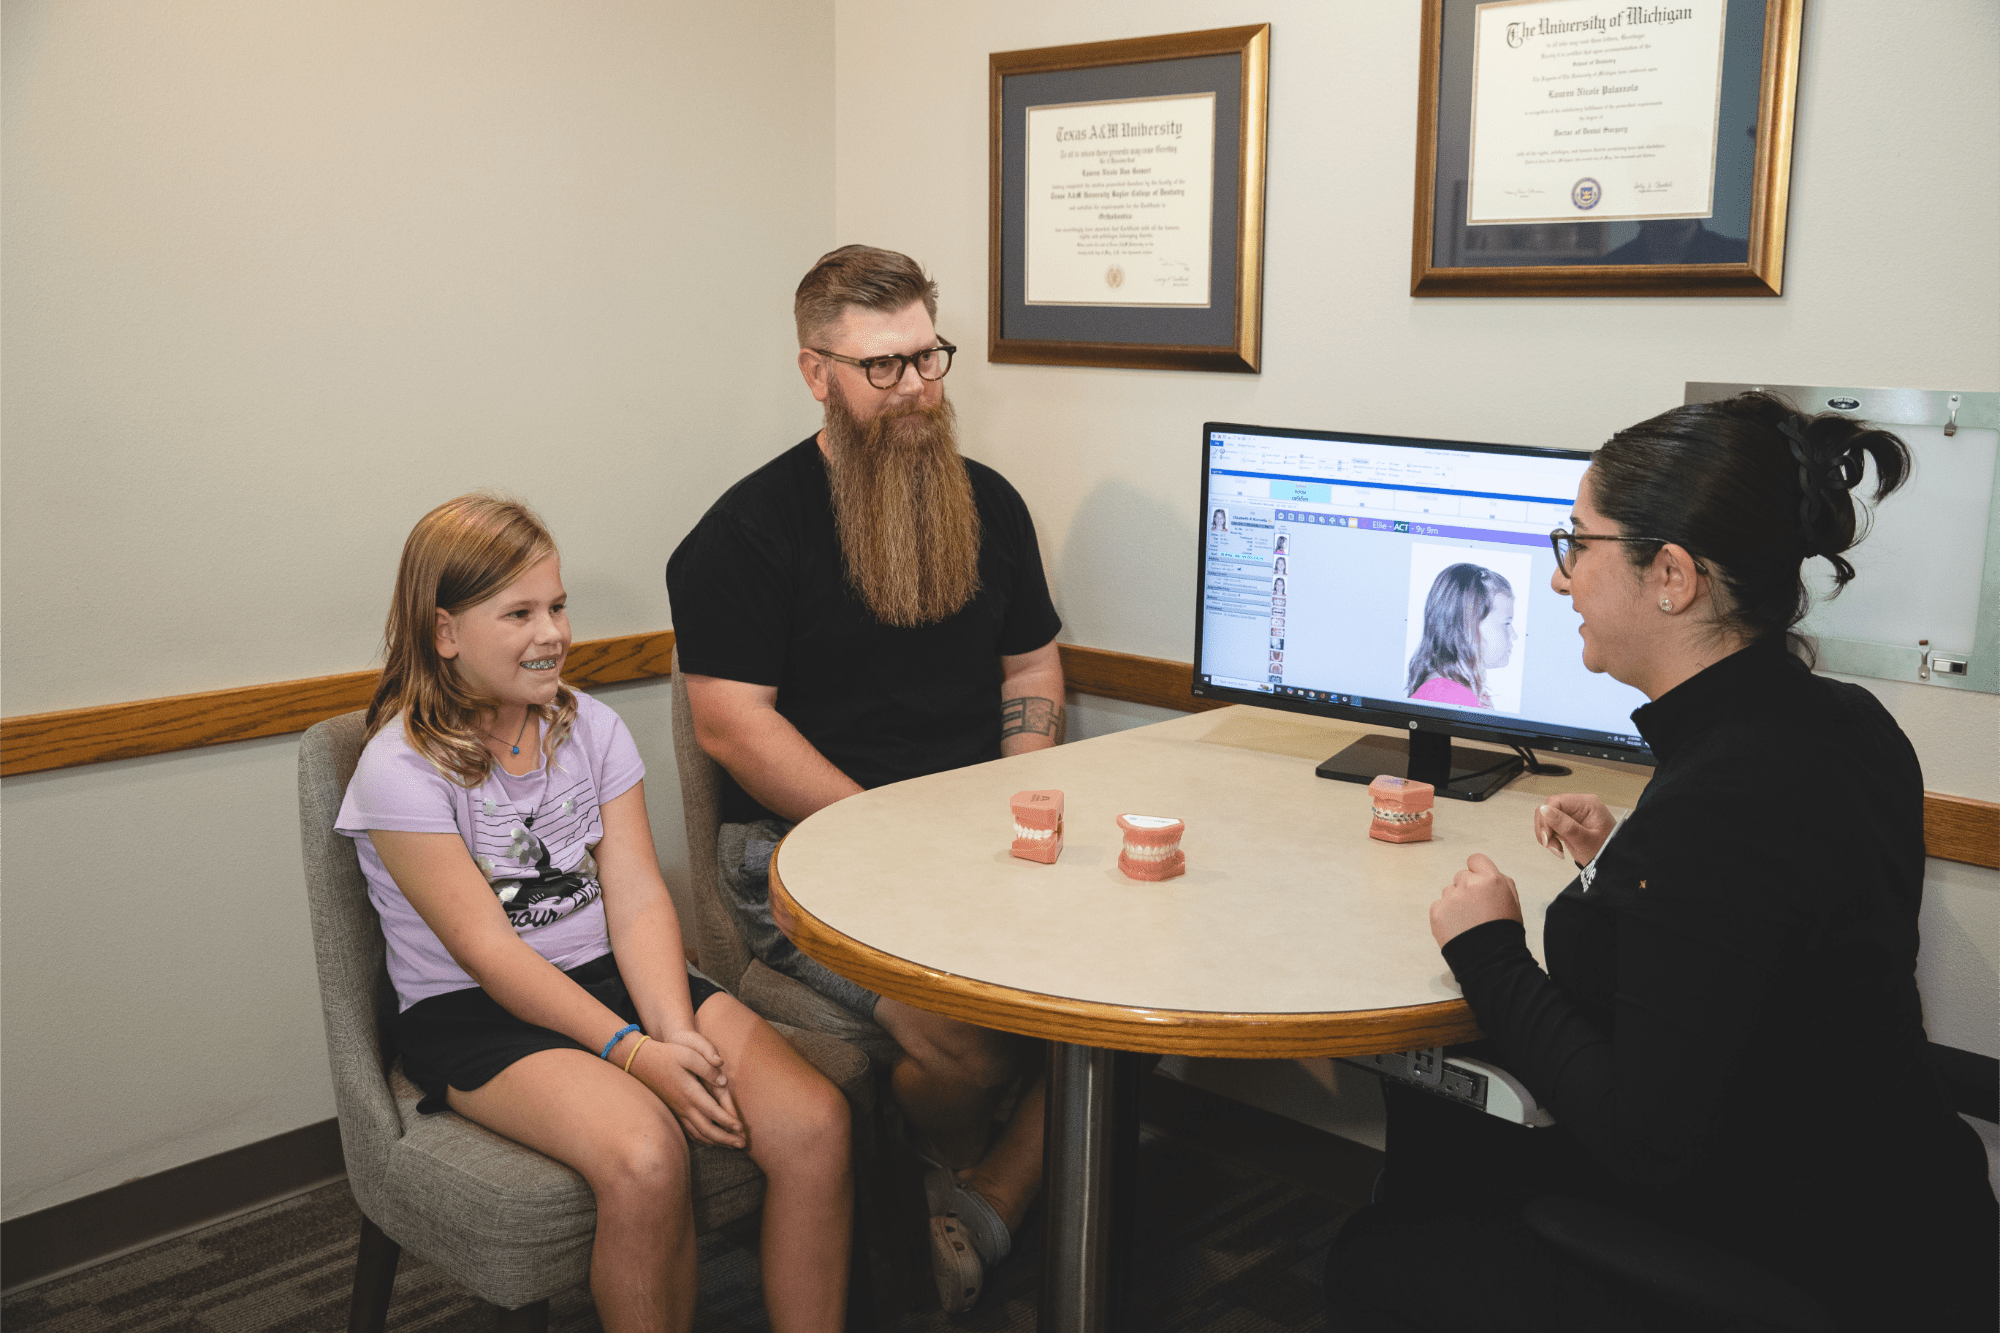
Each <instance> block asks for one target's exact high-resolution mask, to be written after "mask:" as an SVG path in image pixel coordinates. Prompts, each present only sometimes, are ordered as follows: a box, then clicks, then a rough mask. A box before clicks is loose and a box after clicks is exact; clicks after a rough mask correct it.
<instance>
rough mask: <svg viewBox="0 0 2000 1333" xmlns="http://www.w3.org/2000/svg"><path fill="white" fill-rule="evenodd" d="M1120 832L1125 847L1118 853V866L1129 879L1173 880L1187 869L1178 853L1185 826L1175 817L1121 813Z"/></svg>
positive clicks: (1184, 861)
mask: <svg viewBox="0 0 2000 1333" xmlns="http://www.w3.org/2000/svg"><path fill="white" fill-rule="evenodd" d="M1118 829H1119V832H1121V833H1123V834H1124V835H1125V846H1124V848H1123V849H1121V850H1120V851H1119V853H1118V868H1119V869H1120V870H1122V871H1124V872H1125V875H1126V877H1127V878H1129V879H1143V880H1161V879H1172V878H1173V877H1174V876H1175V875H1179V874H1183V873H1185V872H1186V870H1187V858H1186V857H1184V856H1182V855H1181V834H1183V833H1185V832H1187V826H1186V825H1185V824H1183V823H1181V821H1180V820H1178V819H1167V818H1165V817H1164V816H1161V815H1120V816H1118Z"/></svg>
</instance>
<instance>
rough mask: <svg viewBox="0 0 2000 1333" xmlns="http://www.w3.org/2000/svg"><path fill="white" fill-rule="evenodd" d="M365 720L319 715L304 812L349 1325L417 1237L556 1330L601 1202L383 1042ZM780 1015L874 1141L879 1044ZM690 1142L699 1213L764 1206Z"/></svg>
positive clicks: (741, 1166)
mask: <svg viewBox="0 0 2000 1333" xmlns="http://www.w3.org/2000/svg"><path fill="white" fill-rule="evenodd" d="M361 732H362V714H360V713H358V712H355V713H347V714H344V715H342V716H340V717H335V718H330V719H328V720H327V721H325V722H321V723H320V724H319V725H317V726H315V727H313V728H312V729H311V730H309V731H307V732H306V734H305V736H304V737H303V738H302V739H301V741H300V743H299V825H300V833H301V837H302V840H303V842H304V850H305V867H306V890H307V896H308V898H309V899H310V902H311V908H312V931H313V949H314V952H315V954H316V955H317V958H318V964H319V986H320V1007H321V1010H322V1012H323V1014H324V1017H325V1020H326V1050H327V1060H328V1062H329V1063H330V1064H331V1065H332V1068H333V1086H334V1102H335V1106H336V1108H337V1109H338V1111H339V1115H340V1142H341V1148H342V1150H343V1151H344V1152H345V1154H346V1158H347V1176H348V1184H349V1186H350V1187H351V1188H352V1189H353V1191H354V1200H355V1202H356V1203H357V1204H358V1205H360V1208H361V1212H362V1224H361V1251H360V1258H359V1261H358V1262H357V1264H356V1267H355V1275H354V1302H353V1307H352V1311H351V1314H350V1319H349V1324H348V1327H349V1329H350V1333H363V1331H364V1330H366V1331H368V1333H380V1330H381V1329H382V1327H383V1325H384V1322H385V1320H386V1318H387V1315H388V1307H389V1294H390V1289H391V1286H392V1284H393V1283H394V1281H395V1275H396V1260H397V1258H398V1256H399V1255H400V1253H401V1251H402V1249H404V1248H408V1249H409V1250H410V1251H411V1252H412V1253H415V1254H417V1255H420V1256H421V1257H423V1258H424V1259H426V1260H428V1261H430V1262H431V1263H433V1264H436V1265H437V1266H438V1267H439V1268H441V1269H443V1270H444V1271H445V1272H446V1273H448V1274H450V1275H451V1276H452V1277H453V1278H454V1279H456V1280H457V1281H458V1282H460V1283H461V1284H463V1285H464V1286H465V1287H467V1288H469V1289H470V1290H471V1291H473V1292H474V1293H475V1294H477V1295H478V1296H479V1297H480V1298H481V1299H482V1300H485V1301H489V1302H491V1303H492V1304H494V1305H496V1306H499V1307H500V1308H501V1310H502V1311H503V1313H502V1315H501V1317H500V1318H501V1327H502V1329H504V1330H510V1331H515V1333H542V1330H545V1329H546V1328H547V1327H548V1307H549V1297H551V1296H552V1295H554V1294H556V1293H557V1292H560V1291H565V1290H567V1289H569V1288H570V1287H573V1286H576V1285H578V1284H580V1283H582V1282H583V1281H585V1279H586V1277H587V1276H588V1271H589V1267H590V1247H591V1234H592V1231H593V1230H594V1228H595V1225H596V1204H595V1202H594V1200H593V1199H592V1197H591V1193H590V1188H589V1186H587V1185H586V1184H585V1183H584V1181H583V1178H582V1177H581V1176H579V1175H577V1174H576V1173H575V1172H573V1171H571V1170H570V1169H569V1168H568V1167H566V1166H563V1165H562V1164H560V1163H558V1162H555V1161H552V1160H550V1159H549V1158H547V1157H544V1156H542V1155H541V1154H540V1153H537V1152H534V1151H532V1150H530V1149H528V1148H524V1147H522V1146H521V1145H519V1144H517V1143H514V1142H513V1141H511V1140H509V1139H504V1138H501V1137H500V1136H499V1135H497V1134H493V1133H490V1132H488V1131H487V1130H485V1129H482V1128H480V1127H479V1126H478V1125H475V1124H473V1123H472V1122H471V1121H469V1120H466V1119H463V1118H462V1117H460V1116H457V1115H454V1114H451V1113H450V1112H445V1113H442V1114H439V1115H429V1116H424V1115H418V1114H417V1109H416V1108H417V1101H418V1100H419V1097H420V1095H421V1094H419V1093H418V1091H417V1089H416V1087H415V1086H414V1085H413V1084H412V1083H410V1081H409V1080H408V1079H406V1078H405V1077H404V1076H403V1071H402V1068H401V1065H400V1064H399V1063H397V1062H396V1061H395V1060H394V1056H393V1053H392V1052H390V1051H389V1050H387V1049H386V1048H385V1046H384V1041H383V1025H384V1023H385V1022H386V1021H387V1020H388V1019H389V1017H390V1016H392V1015H393V1014H394V1013H395V1005H396V999H395V995H394V993H393V992H392V991H391V990H390V987H389V976H388V971H387V968H386V966H385V965H384V961H383V942H382V929H381V926H380V924H379V922H378V921H377V919H376V915H375V909H374V908H373V907H372V906H371V905H370V904H369V901H368V889H367V883H366V881H365V880H364V879H363V878H362V875H361V867H360V863H359V861H358V860H357V859H356V857H355V853H354V846H353V844H352V843H351V842H350V841H349V840H348V839H347V838H346V837H343V836H342V835H340V834H338V833H335V832H334V831H333V823H334V818H335V816H336V815H337V814H338V812H339V810H340V802H341V797H342V795H343V793H345V791H346V790H347V783H348V779H349V778H351V777H352V776H353V775H354V766H355V763H356V761H357V760H358V759H359V757H360V754H361ZM779 1030H780V1031H781V1032H783V1033H784V1035H785V1037H786V1039H787V1040H789V1041H790V1042H791V1043H792V1044H793V1045H794V1046H795V1047H797V1048H798V1050H799V1051H800V1052H801V1053H802V1054H804V1055H805V1057H806V1058H807V1059H808V1060H810V1061H811V1062H812V1063H813V1065H814V1066H815V1067H817V1068H818V1069H819V1071H820V1072H821V1073H822V1074H824V1075H826V1077H827V1078H828V1079H829V1080H831V1081H832V1082H833V1083H834V1084H835V1086H837V1087H839V1088H840V1090H841V1091H842V1092H843V1093H845V1094H846V1095H847V1097H848V1101H849V1105H850V1106H852V1107H854V1108H855V1110H856V1122H855V1131H856V1134H855V1137H856V1142H857V1143H860V1142H864V1141H865V1135H866V1134H867V1127H868V1126H870V1125H871V1124H872V1123H873V1119H874V1116H873V1106H874V1080H873V1079H872V1078H871V1077H870V1074H869V1064H868V1060H867V1059H866V1057H864V1056H863V1055H862V1054H861V1052H860V1051H858V1050H856V1049H855V1048H854V1047H852V1046H849V1045H846V1044H844V1043H842V1042H840V1041H838V1040H835V1039H832V1038H829V1037H825V1036H821V1035H818V1034H815V1033H811V1032H802V1031H799V1030H797V1029H791V1028H780V1029H779ZM691 1146H692V1149H693V1151H692V1164H693V1170H694V1183H693V1193H694V1216H695V1224H696V1226H697V1227H700V1228H703V1229H706V1228H708V1227H713V1226H721V1225H724V1224H726V1223H729V1222H732V1221H735V1220H737V1219H739V1218H743V1217H747V1216H750V1215H751V1214H754V1213H755V1212H756V1211H757V1209H758V1208H759V1206H760V1205H761V1203H762V1201H763V1194H764V1178H763V1173H762V1172H760V1171H759V1170H758V1169H757V1167H756V1165H755V1164H754V1163H752V1162H751V1160H750V1158H749V1157H748V1156H747V1155H745V1154H744V1153H741V1152H737V1151H735V1150H733V1149H725V1148H713V1147H708V1146H705V1145H701V1144H693V1145H691ZM857 1239H858V1238H857ZM860 1253H861V1247H860V1246H859V1245H857V1246H856V1254H857V1258H858V1257H859V1255H860ZM865 1275H866V1266H865V1265H864V1264H857V1265H856V1266H855V1268H854V1269H853V1277H854V1279H856V1282H855V1284H854V1285H855V1287H856V1290H855V1292H854V1295H853V1297H852V1298H851V1299H850V1301H849V1312H850V1314H849V1320H850V1322H849V1327H855V1326H856V1324H857V1323H872V1318H871V1316H870V1315H869V1313H868V1308H869V1305H870V1302H869V1300H868V1297H867V1295H866V1281H867V1279H866V1276H865Z"/></svg>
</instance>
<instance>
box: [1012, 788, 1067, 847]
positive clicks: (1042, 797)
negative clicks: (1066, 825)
mask: <svg viewBox="0 0 2000 1333" xmlns="http://www.w3.org/2000/svg"><path fill="white" fill-rule="evenodd" d="M1011 804H1012V805H1013V807H1014V855H1016V856H1018V857H1020V858H1021V859H1022V860H1023V861H1040V862H1043V863H1044V864H1046V865H1054V864H1055V861H1056V858H1057V857H1058V856H1061V855H1062V812H1063V794H1062V793H1061V792H1059V791H1017V792H1015V793H1014V798H1013V801H1012V802H1011Z"/></svg>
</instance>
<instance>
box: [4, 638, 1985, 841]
mask: <svg viewBox="0 0 2000 1333" xmlns="http://www.w3.org/2000/svg"><path fill="white" fill-rule="evenodd" d="M1061 649H1062V663H1063V672H1064V675H1065V676H1066V677H1067V679H1068V682H1069V687H1070V688H1071V689H1073V690H1075V691H1076V692H1077V693H1079V694H1091V695H1096V696H1098V697H1100V698H1105V699H1122V700H1124V701H1126V702H1128V703H1139V704H1152V705H1154V706H1155V707H1158V708H1173V709H1178V710H1179V711H1181V712H1189V713H1191V712H1200V711H1202V710H1204V709H1209V708H1220V707H1223V705H1222V704H1220V703H1218V702H1216V701H1215V700H1212V699H1197V698H1195V697H1194V696H1193V695H1191V694H1190V693H1189V692H1188V691H1189V688H1190V686H1191V685H1192V684H1193V679H1194V668H1193V667H1192V666H1190V665H1189V664H1188V663H1186V662H1174V661H1170V660H1168V659H1166V658H1163V657H1139V656H1137V655H1135V654H1132V653H1117V652H1112V651H1110V650H1108V649H1104V648H1083V647H1079V646H1077V645H1076V644H1072V643H1065V644H1063V645H1061ZM673 652H674V632H673V631H672V630H660V631H657V632H654V633H649V634H623V635H618V636H616V637H614V638H608V639H586V640H584V641H583V642H581V643H577V644H573V645H571V647H570V653H569V663H568V665H567V666H566V667H565V668H564V671H563V678H564V679H565V680H568V681H569V682H571V683H572V684H575V685H583V686H592V685H613V684H617V683H618V682H620V681H627V680H647V679H651V678H653V677H656V676H664V675H666V674H668V671H669V669H670V667H669V663H670V662H671V661H672V658H673ZM376 675H377V673H376V672H373V671H350V672H347V673H345V674H343V675H338V676H315V677H313V678H311V679H309V680H281V681H274V682H272V683H271V684H268V685H246V686H242V687H241V688H238V689H233V690H209V691H206V692H205V693H202V694H178V695H174V696H171V697H169V698H165V699H139V700H135V701H133V702H131V703H122V704H99V705H97V706H95V707H91V708H68V709H64V710H63V711H61V712H56V713H25V714H22V715H21V716H19V717H8V718H0V777H15V776H17V775H19V774H22V773H40V772H43V771H45V770H47V769H52V768H73V767H75V766H76V765H79V764H97V763H102V762H104V761H105V760H108V759H137V758H140V757H142V756H144V755H153V754H170V753H172V752H174V751H176V750H196V749H200V748H202V747H203V746H208V745H226V744H228V743H229V742H231V741H248V740H256V739H258V738H259V737H263V736H286V735H290V734H292V733H293V732H299V731H304V730H305V729H306V728H307V727H310V726H311V725H312V724H313V723H315V722H319V721H321V720H323V719H325V718H329V717H333V716H335V715H337V714H340V713H346V712H350V711H352V710H354V709H356V708H365V707H367V706H368V700H369V698H370V697H371V696H372V695H373V693H374V690H375V679H376ZM1924 842H1925V848H1926V850H1927V851H1929V853H1930V854H1931V855H1932V856H1936V857H1941V858H1943V859H1945V860H1947V861H1963V862H1965V863H1967V864H1968V865H1975V866H1985V867H1986V868H1987V869H1989V870H2000V804H1996V803H1995V802H1992V801H1979V800H1974V799H1973V798H1971V797H1969V796H1948V795H1945V794H1943V793H1940V792H1926V793H1925V794H1924Z"/></svg>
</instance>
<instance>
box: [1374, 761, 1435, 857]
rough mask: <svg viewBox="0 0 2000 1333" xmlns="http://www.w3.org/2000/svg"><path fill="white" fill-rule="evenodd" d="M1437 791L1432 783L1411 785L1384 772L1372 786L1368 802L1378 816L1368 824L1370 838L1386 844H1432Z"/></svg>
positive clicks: (1404, 779) (1408, 781)
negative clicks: (1432, 807) (1430, 842)
mask: <svg viewBox="0 0 2000 1333" xmlns="http://www.w3.org/2000/svg"><path fill="white" fill-rule="evenodd" d="M1435 796H1436V789H1435V788H1433V787H1432V786H1431V784H1430V783H1428V782H1411V781H1410V780H1409V779H1408V778H1392V777H1390V776H1389V775H1388V774H1386V773H1384V774H1383V775H1382V776H1381V777H1379V778H1376V779H1375V780H1374V781H1373V782H1371V783H1369V784H1368V799H1369V801H1370V802H1371V803H1372V804H1373V805H1374V807H1375V817H1374V818H1373V819H1371V820H1370V821H1369V822H1368V836H1369V837H1371V838H1377V839H1379V840H1381V841H1383V842H1429V841H1430V839H1431V804H1432V801H1433V799H1434V798H1435Z"/></svg>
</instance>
